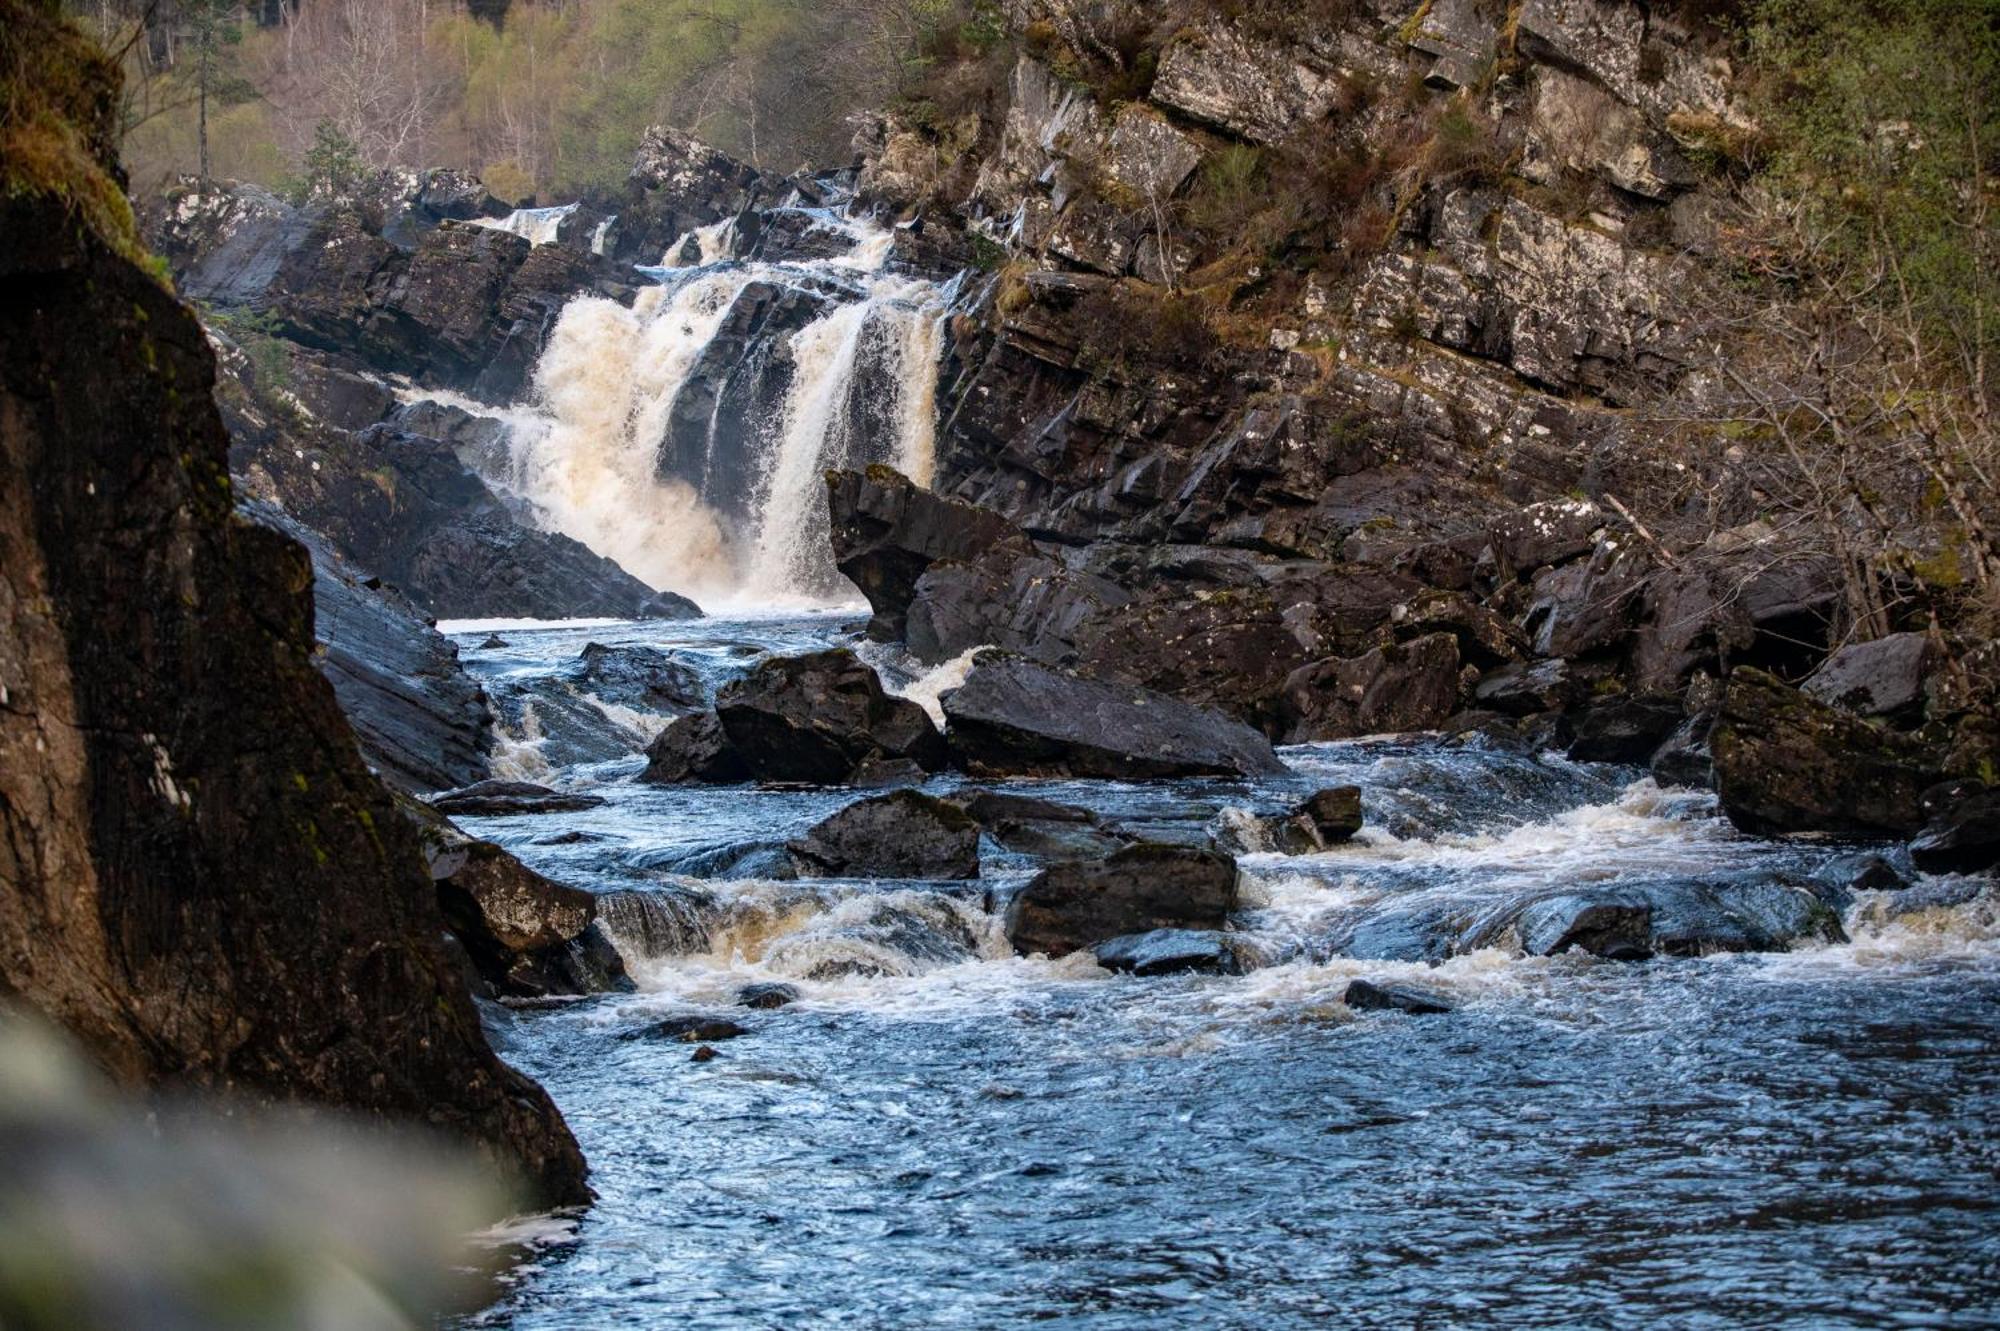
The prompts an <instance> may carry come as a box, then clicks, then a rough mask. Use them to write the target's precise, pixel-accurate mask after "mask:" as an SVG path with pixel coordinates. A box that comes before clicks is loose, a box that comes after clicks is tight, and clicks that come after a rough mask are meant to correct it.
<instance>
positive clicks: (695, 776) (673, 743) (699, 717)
mask: <svg viewBox="0 0 2000 1331" xmlns="http://www.w3.org/2000/svg"><path fill="white" fill-rule="evenodd" d="M639 779H640V780H641V781H651V782H655V783H657V784H660V785H674V784H677V783H679V782H682V781H702V782H707V783H709V784H712V785H730V784H733V783H735V782H738V781H748V780H749V779H750V766H749V764H748V763H746V762H745V761H744V760H743V755H742V754H741V753H739V752H738V751H737V749H736V746H735V745H734V744H731V743H730V742H729V736H728V734H727V733H725V732H724V730H723V729H722V722H721V721H720V720H719V719H718V718H717V717H716V715H715V713H714V712H693V713H690V714H689V715H686V716H677V717H675V718H674V719H673V720H671V721H669V722H667V725H666V729H664V730H662V731H661V732H660V733H659V735H658V736H657V737H656V738H655V739H654V740H653V742H652V743H651V744H650V745H648V746H647V748H646V770H645V771H643V772H641V773H640V774H639Z"/></svg>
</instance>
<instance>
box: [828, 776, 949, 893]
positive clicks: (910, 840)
mask: <svg viewBox="0 0 2000 1331" xmlns="http://www.w3.org/2000/svg"><path fill="white" fill-rule="evenodd" d="M789 849H790V850H791V852H792V855H793V856H794V857H795V858H796V859H797V860H799V861H800V863H801V866H802V868H804V869H805V870H806V871H807V872H810V873H813V874H817V875H828V876H834V877H851V878H977V877H978V876H979V824H978V823H976V822H974V821H973V819H972V817H971V816H970V815H969V814H967V813H966V812H965V811H964V810H963V809H960V808H959V807H958V806H957V805H955V804H949V803H947V802H945V801H944V800H941V799H938V798H937V797H935V796H933V795H926V794H924V793H922V792H921V791H916V790H898V791H893V792H891V793H890V794H887V795H878V796H875V797H874V798H872V799H865V800H860V801H858V802H856V803H854V804H850V805H848V806H847V807H846V808H844V809H842V810H841V811H840V812H838V813H836V814H834V815H833V816H832V817H830V818H827V819H825V820H824V821H822V822H820V823H818V824H816V825H815V826H814V827H813V828H812V830H811V831H809V832H807V833H806V834H805V835H804V836H803V837H800V838H798V839H796V840H794V841H792V842H790V843H789Z"/></svg>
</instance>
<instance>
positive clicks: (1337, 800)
mask: <svg viewBox="0 0 2000 1331" xmlns="http://www.w3.org/2000/svg"><path fill="white" fill-rule="evenodd" d="M1292 816H1293V817H1294V818H1295V819H1299V820H1301V821H1303V822H1304V823H1305V824H1307V825H1308V827H1309V828H1310V830H1311V832H1312V835H1313V838H1314V840H1315V841H1316V842H1317V843H1318V844H1319V845H1320V846H1331V845H1336V844H1338V843H1339V842H1342V841H1345V840H1347V839H1348V838H1349V837H1352V836H1353V835H1354V834H1355V833H1356V832H1359V831H1360V830H1361V787H1359V786H1328V787H1327V788H1326V789H1324V790H1316V791H1314V792H1313V793H1312V794H1311V795H1309V796H1307V797H1306V799H1305V802H1304V803H1302V804H1300V805H1299V807H1298V808H1297V809H1295V810H1293V813H1292Z"/></svg>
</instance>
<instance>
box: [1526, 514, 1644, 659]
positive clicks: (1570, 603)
mask: <svg viewBox="0 0 2000 1331" xmlns="http://www.w3.org/2000/svg"><path fill="white" fill-rule="evenodd" d="M1647 571H1648V570H1647V565H1646V561H1645V560H1644V559H1643V558H1642V557H1641V556H1640V555H1639V554H1638V553H1637V552H1635V551H1633V550H1631V549H1630V548H1628V547H1625V546H1622V545H1619V544H1617V543H1615V542H1612V541H1610V540H1607V539H1600V540H1599V541H1598V542H1597V546H1596V548H1595V549H1594V550H1593V551H1592V552H1591V556H1590V558H1589V559H1587V560H1578V561H1577V562H1575V563H1570V564H1565V565H1563V566H1562V567H1561V568H1552V569H1544V570H1543V571H1542V572H1540V573H1538V574H1536V575H1535V579H1534V585H1533V590H1532V591H1531V593H1530V597H1529V601H1528V608H1527V611H1526V613H1525V614H1524V615H1523V617H1522V623H1523V624H1524V625H1525V626H1526V628H1527V631H1528V634H1529V637H1530V638H1531V640H1532V647H1533V651H1534V653H1535V655H1537V656H1540V657H1548V658H1557V659H1561V658H1568V657H1574V656H1580V655H1583V654H1585V653H1588V652H1604V651H1609V650H1611V649H1614V648H1618V647H1621V646H1623V645H1624V643H1625V640H1626V639H1627V638H1628V637H1629V636H1630V634H1631V632H1632V626H1633V623H1634V622H1635V621H1636V619H1637V618H1638V614H1639V609H1640V606H1641V604H1642V603H1643V595H1644V592H1645V575H1646V573H1647Z"/></svg>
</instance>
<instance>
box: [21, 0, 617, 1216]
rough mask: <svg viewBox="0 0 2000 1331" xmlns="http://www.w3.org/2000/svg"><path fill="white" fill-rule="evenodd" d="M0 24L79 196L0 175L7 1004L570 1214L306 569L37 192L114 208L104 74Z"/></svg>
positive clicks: (573, 1174) (24, 92) (566, 1164)
mask: <svg viewBox="0 0 2000 1331" xmlns="http://www.w3.org/2000/svg"><path fill="white" fill-rule="evenodd" d="M0 28H4V29H6V30H7V31H8V33H9V40H7V41H4V42H0V62H5V67H4V68H0V83H5V84H6V86H8V87H9V88H10V89H11V90H12V96H13V97H14V98H15V99H16V108H15V109H16V112H17V113H18V112H19V111H20V107H21V99H33V101H32V103H31V104H32V105H33V106H34V110H33V112H32V114H34V115H40V116H43V117H45V118H46V119H45V120H43V121H41V122H38V123H43V124H46V125H49V126H54V127H56V129H55V130H53V131H52V132H60V133H62V134H65V135H68V136H69V137H68V138H66V139H65V140H64V141H65V142H67V143H71V144H74V145H77V148H76V149H75V151H74V153H73V155H72V156H66V157H62V158H60V159H59V160H60V161H62V162H63V164H64V165H63V167H62V169H63V170H65V171H69V172H74V173H76V174H77V175H78V176H79V177H80V178H78V179H73V180H69V181H65V182H52V181H50V180H48V179H46V178H36V177H27V178H22V177H18V176H17V175H16V174H15V173H16V172H17V171H19V170H20V167H21V163H19V162H18V161H17V160H15V159H13V158H11V157H9V158H7V159H5V160H4V162H0V171H4V172H5V173H6V175H7V188H6V189H4V190H0V231H4V232H5V234H6V235H7V236H8V237H9V243H8V245H7V247H6V249H5V253H4V255H0V276H4V280H5V282H6V285H7V287H8V290H9V292H10V299H9V300H8V301H7V302H6V303H5V305H4V306H0V552H4V554H0V696H4V698H5V702H4V703H0V828H4V832H3V833H0V882H4V883H5V885H6V890H5V891H4V892H0V987H4V988H5V989H6V991H7V992H8V994H9V996H10V998H11V999H12V1000H13V1001H14V1002H17V1003H21V1004H24V1005H26V1006H28V1007H31V1008H33V1009H35V1010H37V1011H39V1012H40V1013H42V1014H44V1015H45V1016H47V1017H48V1018H50V1019H51V1020H53V1021H55V1022H58V1023H60V1024H61V1025H62V1026H64V1027H65V1028H66V1029H67V1030H68V1031H70V1032H71V1034H72V1035H73V1036H74V1037H75V1038H76V1039H77V1040H78V1041H79V1042H81V1043H82V1044H83V1045H84V1046H85V1047H86V1048H87V1049H88V1050H89V1051H90V1052H91V1054H92V1055H93V1056H94V1058H95V1059H96V1060H97V1061H98V1062H99V1063H100V1064H101V1065H102V1066H103V1067H105V1068H106V1069H108V1070H109V1071H110V1072H112V1073H113V1074H114V1075H116V1076H118V1077H120V1078H121V1079H124V1080H126V1081H128V1082H133V1083H144V1084H150V1085H157V1086H173V1087H177V1088H181V1089H188V1090H195V1089H207V1090H215V1091H228V1092H233V1093H235V1094H237V1095H241V1096H245V1097H249V1098H252V1099H260V1098H261V1099H270V1100H282V1101H304V1102H307V1103H314V1104H320V1105H325V1106H328V1107H334V1108H339V1109H343V1110H347V1111H349V1112H352V1113H356V1114H360V1115H364V1116H368V1117H375V1118H388V1119H398V1120H412V1121H421V1122H424V1123H426V1124H428V1125H430V1126H431V1127H432V1128H434V1129H436V1130H438V1131H442V1132H445V1133H447V1134H449V1135H452V1136H454V1137H457V1138H459V1139H461V1140H463V1141H466V1142H468V1143H470V1144H472V1145H473V1146H475V1147H476V1148H478V1149H479V1150H480V1151H482V1152H483V1153H484V1154H485V1156H486V1158H487V1159H488V1160H489V1161H490V1162H492V1164H493V1165H494V1166H495V1168H496V1169H501V1170H511V1169H518V1170H519V1171H520V1172H521V1173H522V1174H523V1175H524V1176H525V1177H526V1179H527V1180H528V1182H529V1185H530V1195H531V1196H532V1198H533V1199H534V1201H535V1202H536V1203H538V1204H542V1205H549V1204H562V1203H573V1202H581V1201H584V1200H586V1199H587V1197H588V1195H589V1194H588V1190H587V1188H586V1187H585V1184H584V1165H583V1160H582V1157H581V1155H580V1154H579V1153H578V1151H577V1148H576V1144H575V1142H574V1140H573V1139H572V1138H571V1137H570V1135H569V1132H568V1130H567V1128H566V1127H565V1126H564V1125H563V1122H562V1118H561V1115H560V1114H559V1113H558V1112H557V1111H556V1109H555V1107H554V1105H553V1104H551V1103H550V1101H549V1099H548V1097H547V1096H546V1095H544V1094H543V1093H542V1092H541V1091H540V1089H539V1088H537V1087H536V1086H535V1085H534V1084H533V1083H532V1082H530V1081H529V1080H528V1079H527V1078H525V1077H523V1076H522V1075H521V1074H519V1073H518V1072H515V1071H514V1070H512V1069H511V1068H509V1067H507V1066H506V1065H505V1064H504V1063H502V1062H501V1061H500V1060H499V1059H498V1058H497V1057H495V1056H494V1054H493V1053H492V1051H491V1050H490V1049H489V1048H488V1047H487V1044H486V1041H485V1037H484V1036H483V1035H482V1033H481V1031H480V1025H479V1020H478V1017H477V1014H476V1013H475V1011H474V1009H473V1005H472V1002H471V999H470V997H469V996H468V995H467V993H466V991H465V987H464V984H463V982H462V981H461V979H460V978H459V976H458V975H457V974H456V973H455V971H454V969H453V967H452V965H451V964H450V962H449V961H448V960H447V959H446V957H445V956H444V954H443V953H442V952H441V950H440V948H439V946H438V942H437V940H438V938H439V936H440V934H441V933H442V931H443V927H444V926H443V920H442V918H441V916H440V914H439V911H438V907H437V903H436V898H435V894H434V892H433V889H432V885H431V880H430V875H429V874H428V872H427V871H426V870H425V867H424V861H423V857H422V854H421V851H420V849H419V847H418V843H417V836H416V833H415V832H414V831H413V830H412V829H410V828H409V827H407V826H406V825H405V824H404V823H403V820H402V819H401V818H400V816H399V815H398V814H397V812H396V810H395V808H394V806H393V805H392V803H391V802H390V799H389V797H388V795H387V793H386V792H385V791H384V790H383V788H382V787H381V785H380V784H379V783H377V782H376V780H375V779H374V778H373V777H372V776H370V775H369V774H368V771H367V769H366V767H365V766H364V765H363V763H362V761H361V758H360V755H359V754H358V753H357V752H356V750H355V748H354V742H353V737H352V733H351V731H350V730H349V728H348V725H347V723H346V722H345V721H344V720H343V719H342V717H341V715H340V711H339V708H338V706H337V705H336V702H335V698H334V693H333V689H332V688H331V687H330V686H329V685H328V684H327V683H326V681H325V680H324V679H323V678H322V677H321V676H320V675H319V673H318V672H317V671H316V670H315V669H314V667H313V663H312V653H313V634H312V601H311V597H310V587H311V583H312V569H311V564H310V561H309V560H308V557H307V555H306V552H305V551H304V550H303V549H301V548H300V547H299V546H298V545H297V544H295V543H294V542H292V541H290V540H288V539H286V538H284V537H282V536H280V535H278V534H277V533H275V532H273V531H271V530H270V529H268V528H265V527H261V526H258V525H255V524H253V523H249V522H247V521H244V520H242V519H240V518H238V517H237V516H236V515H235V514H234V513H233V511H232V495H231V491H230V487H229V485H228V481H227V465H226V451H227V446H228V445H227V439H226V437H225V435H224V432H223V427H222V423H221V421H220V419H219V418H218V416H217V414H216V411H215V407H214V405H213V403H212V401H211V398H210V392H211V389H212V387H213V383H214V360H213V356H212V353H211V352H210V349H209V346H208V343H207V341H206V339H205V338H204V337H203V335H202V332H201V329H200V327H199V325H198V324H197V323H196V322H195V319H194V318H193V316H192V315H191V314H190V313H189V312H188V310H187V309H186V308H185V307H183V306H182V305H180V304H179V303H178V302H176V301H175V300H174V299H173V298H172V297H171V296H170V295H169V294H168V293H167V292H166V291H165V290H164V289H163V288H162V286H161V285H160V283H159V282H157V281H156V280H155V279H154V278H153V277H152V275H151V274H149V273H147V272H145V271H143V270H142V269H140V268H139V267H138V266H137V265H136V264H135V263H133V262H132V261H131V259H130V258H128V257H126V256H127V255H129V254H131V253H133V252H134V251H135V248H136V247H135V245H134V243H133V240H132V237H130V236H129V235H127V234H121V233H120V232H119V230H118V220H117V213H116V211H115V210H114V211H113V212H112V213H110V214H104V213H97V214H91V213H80V212H78V211H76V210H74V209H72V208H71V207H70V206H68V205H67V204H66V203H65V202H64V201H63V199H62V198H61V197H56V196H53V195H52V194H51V193H50V191H51V190H52V189H55V188H61V189H63V190H65V191H67V193H68V197H72V198H77V197H84V196H85V195H86V194H87V195H88V197H91V198H98V199H101V198H103V197H106V193H107V192H113V197H115V189H116V186H115V185H114V184H113V181H112V175H111V173H112V171H113V170H114V164H113V162H112V159H111V154H110V145H111V144H113V143H114V142H115V141H116V127H115V124H114V120H115V114H116V108H117V107H118V105H119V101H118V98H117V96H116V93H115V89H116V74H115V72H114V71H112V70H111V69H110V68H109V67H108V66H106V65H103V64H101V63H100V62H99V59H98V57H97V56H95V55H94V54H93V53H92V48H90V47H88V46H87V45H86V44H85V43H84V42H83V40H82V39H81V38H80V37H79V36H77V35H76V34H74V33H73V32H72V31H71V30H69V29H68V28H66V27H64V26H62V25H61V24H60V22H59V21H58V20H56V19H54V18H52V17H50V16H49V11H48V9H47V7H45V6H39V5H24V4H20V3H18V2H16V0H6V2H5V3H0ZM24 51H25V52H28V53H32V60H33V62H34V63H33V64H32V66H28V65H23V64H22V63H21V62H22V60H23V58H24V57H23V55H22V53H23V52H24ZM57 71H61V72H62V73H63V77H64V78H66V79H69V80H71V82H68V83H56V82H51V81H50V80H51V78H52V76H53V74H54V73H55V72H57ZM100 228H104V229H100Z"/></svg>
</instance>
